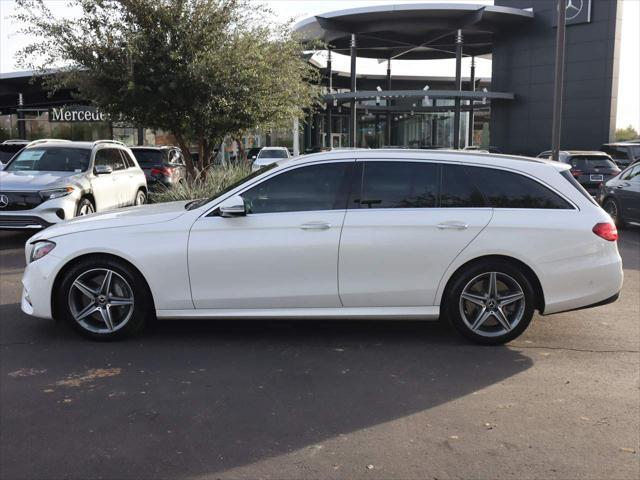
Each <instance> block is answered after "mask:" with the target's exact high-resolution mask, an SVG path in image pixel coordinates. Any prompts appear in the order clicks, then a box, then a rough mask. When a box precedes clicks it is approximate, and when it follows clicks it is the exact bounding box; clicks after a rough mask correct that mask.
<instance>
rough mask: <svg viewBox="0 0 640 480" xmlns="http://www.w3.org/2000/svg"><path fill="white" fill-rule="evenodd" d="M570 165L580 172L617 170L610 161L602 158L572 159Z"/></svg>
mask: <svg viewBox="0 0 640 480" xmlns="http://www.w3.org/2000/svg"><path fill="white" fill-rule="evenodd" d="M571 165H572V166H573V167H575V168H577V169H580V170H589V169H591V168H618V167H616V165H615V163H613V162H612V161H611V160H608V159H606V158H602V157H573V158H572V159H571Z"/></svg>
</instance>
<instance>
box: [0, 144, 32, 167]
mask: <svg viewBox="0 0 640 480" xmlns="http://www.w3.org/2000/svg"><path fill="white" fill-rule="evenodd" d="M28 144H29V140H5V141H4V142H2V143H0V165H2V164H4V165H6V164H7V163H9V160H11V159H12V158H13V156H14V155H15V154H16V153H18V152H19V151H20V150H22V149H23V148H24V147H26V146H27V145H28Z"/></svg>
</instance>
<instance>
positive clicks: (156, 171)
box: [151, 167, 173, 177]
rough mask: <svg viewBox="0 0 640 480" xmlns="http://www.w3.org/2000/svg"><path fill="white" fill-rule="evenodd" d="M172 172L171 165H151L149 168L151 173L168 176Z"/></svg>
mask: <svg viewBox="0 0 640 480" xmlns="http://www.w3.org/2000/svg"><path fill="white" fill-rule="evenodd" d="M172 174H173V168H171V167H153V168H152V169H151V175H163V176H165V177H170V176H171V175H172Z"/></svg>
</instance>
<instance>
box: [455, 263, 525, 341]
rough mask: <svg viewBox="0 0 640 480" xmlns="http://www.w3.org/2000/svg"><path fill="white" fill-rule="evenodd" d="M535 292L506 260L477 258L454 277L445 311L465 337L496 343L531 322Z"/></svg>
mask: <svg viewBox="0 0 640 480" xmlns="http://www.w3.org/2000/svg"><path fill="white" fill-rule="evenodd" d="M534 310H535V294H534V289H533V287H532V285H531V281H530V280H529V278H528V277H527V275H526V274H525V273H524V272H523V271H522V270H521V269H520V268H518V267H517V266H515V265H512V264H511V263H508V262H501V261H497V262H493V261H489V262H479V263H476V264H473V265H471V266H470V267H469V268H467V269H466V270H464V271H463V272H461V273H460V274H459V275H457V277H456V278H455V279H454V281H453V284H452V285H451V288H449V289H448V296H447V299H446V311H447V315H448V317H449V319H450V321H451V322H452V323H453V325H454V327H455V328H456V329H457V330H458V331H459V332H460V333H462V335H464V336H465V337H466V338H468V339H469V340H471V341H473V342H475V343H480V344H485V345H498V344H502V343H505V342H508V341H510V340H513V339H514V338H516V337H518V336H519V335H520V334H521V333H522V332H524V331H525V330H526V328H527V327H528V326H529V324H530V323H531V319H532V318H533V313H534Z"/></svg>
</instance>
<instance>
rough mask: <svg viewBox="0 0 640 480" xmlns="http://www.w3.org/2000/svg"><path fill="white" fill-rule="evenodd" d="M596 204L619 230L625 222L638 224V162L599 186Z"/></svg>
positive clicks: (639, 208)
mask: <svg viewBox="0 0 640 480" xmlns="http://www.w3.org/2000/svg"><path fill="white" fill-rule="evenodd" d="M598 202H600V204H601V205H602V208H604V209H605V210H606V212H607V213H608V214H609V215H611V218H613V220H614V222H615V223H616V226H618V227H619V228H622V227H624V226H625V223H627V222H634V223H640V162H636V163H635V164H633V165H631V166H630V167H629V168H627V169H625V170H624V171H623V172H622V173H620V174H619V175H617V176H615V177H613V178H612V179H611V180H609V181H608V182H606V183H605V184H603V185H601V186H600V189H599V190H598Z"/></svg>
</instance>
